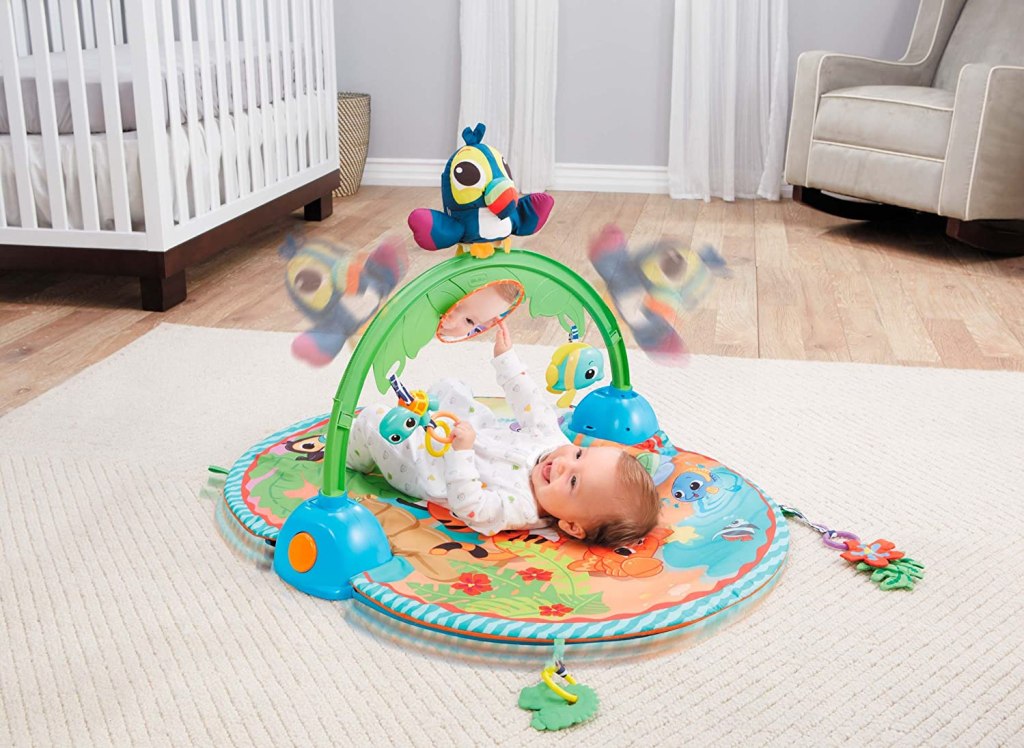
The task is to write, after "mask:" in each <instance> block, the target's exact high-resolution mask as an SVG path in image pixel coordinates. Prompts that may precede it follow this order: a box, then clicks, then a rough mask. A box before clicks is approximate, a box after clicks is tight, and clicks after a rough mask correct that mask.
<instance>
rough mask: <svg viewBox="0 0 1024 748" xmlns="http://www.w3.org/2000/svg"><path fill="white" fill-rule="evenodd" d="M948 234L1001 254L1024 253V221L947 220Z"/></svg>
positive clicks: (953, 237)
mask: <svg viewBox="0 0 1024 748" xmlns="http://www.w3.org/2000/svg"><path fill="white" fill-rule="evenodd" d="M946 236H948V237H950V238H951V239H956V240H957V241H958V242H963V243H964V244H970V245H971V246H972V247H977V248H978V249H984V250H986V251H988V252H999V253H1000V254H1008V255H1020V254H1024V221H961V220H960V219H958V218H950V219H949V220H948V221H946Z"/></svg>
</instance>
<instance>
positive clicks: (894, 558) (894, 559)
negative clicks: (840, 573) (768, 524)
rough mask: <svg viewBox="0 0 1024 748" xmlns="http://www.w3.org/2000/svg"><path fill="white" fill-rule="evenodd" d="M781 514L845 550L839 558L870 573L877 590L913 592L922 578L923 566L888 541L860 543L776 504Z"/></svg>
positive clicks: (855, 538)
mask: <svg viewBox="0 0 1024 748" xmlns="http://www.w3.org/2000/svg"><path fill="white" fill-rule="evenodd" d="M779 509H781V510H782V513H783V514H784V515H785V516H786V517H789V518H791V519H795V520H796V521H797V522H800V523H802V524H804V525H807V526H808V527H810V528H811V529H812V530H814V531H816V532H818V533H820V534H821V542H822V543H824V544H825V545H827V546H828V547H829V548H834V549H835V550H837V551H844V553H840V554H839V555H840V556H841V557H842V558H844V559H846V560H847V561H849V562H850V563H851V564H856V565H857V571H870V572H871V581H872V582H874V583H875V584H877V585H878V586H879V588H880V589H882V590H884V591H886V592H888V591H890V590H912V589H914V583H915V582H917V581H920V580H921V579H922V578H924V564H922V563H920V562H918V561H915V560H914V559H912V558H907V557H906V554H904V553H903V551H899V550H896V546H895V545H894V544H892V543H890V542H889V541H888V540H882V539H879V540H876V541H874V542H873V543H863V542H861V539H860V538H858V537H857V536H856V535H854V534H853V533H852V532H846V531H845V530H833V529H831V528H829V527H826V526H825V525H822V524H818V523H816V522H811V521H810V520H809V519H807V517H805V516H804V514H803V512H801V511H800V510H799V509H796V508H794V507H791V506H784V505H782V504H779Z"/></svg>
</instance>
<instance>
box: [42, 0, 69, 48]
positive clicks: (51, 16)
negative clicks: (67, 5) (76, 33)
mask: <svg viewBox="0 0 1024 748" xmlns="http://www.w3.org/2000/svg"><path fill="white" fill-rule="evenodd" d="M43 11H44V15H45V16H46V20H47V23H49V25H50V40H49V41H50V51H51V52H63V51H64V30H63V28H62V26H61V18H60V10H59V9H58V7H57V4H56V3H55V2H53V0H49V2H46V3H45V4H44V7H43Z"/></svg>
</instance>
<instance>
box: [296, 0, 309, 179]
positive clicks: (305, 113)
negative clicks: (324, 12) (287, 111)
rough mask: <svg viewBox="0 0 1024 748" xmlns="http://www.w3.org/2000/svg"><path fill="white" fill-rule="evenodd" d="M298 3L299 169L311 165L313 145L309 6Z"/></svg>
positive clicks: (302, 0)
mask: <svg viewBox="0 0 1024 748" xmlns="http://www.w3.org/2000/svg"><path fill="white" fill-rule="evenodd" d="M296 2H297V3H298V6H299V7H298V15H297V16H296V20H297V23H296V24H295V52H296V54H297V55H299V56H300V57H301V58H302V61H301V66H300V65H299V62H298V61H296V67H301V70H302V76H301V80H302V84H301V85H300V86H299V87H298V94H297V95H298V96H300V97H301V98H300V99H299V108H298V110H299V117H300V121H301V122H302V125H301V126H300V127H299V168H300V169H301V168H303V167H304V166H311V165H312V154H311V153H310V147H311V146H312V145H313V118H312V117H310V116H309V115H310V109H309V100H310V99H311V98H312V96H313V86H312V85H311V83H310V77H309V72H310V71H309V54H308V52H307V48H308V47H309V44H307V43H306V40H307V39H309V33H308V31H307V28H306V17H307V15H308V13H309V6H308V4H307V3H306V0H296Z"/></svg>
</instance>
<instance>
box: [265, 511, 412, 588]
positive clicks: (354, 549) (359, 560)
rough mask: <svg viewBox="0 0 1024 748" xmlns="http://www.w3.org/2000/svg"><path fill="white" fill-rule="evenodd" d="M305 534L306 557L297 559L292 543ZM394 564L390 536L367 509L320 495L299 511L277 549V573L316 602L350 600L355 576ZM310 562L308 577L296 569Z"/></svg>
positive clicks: (298, 554) (299, 554)
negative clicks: (316, 599) (320, 600)
mask: <svg viewBox="0 0 1024 748" xmlns="http://www.w3.org/2000/svg"><path fill="white" fill-rule="evenodd" d="M300 534H303V535H305V536H308V537H303V538H302V540H301V541H300V543H301V545H302V552H298V550H297V551H296V553H294V554H293V553H292V547H291V546H292V543H293V541H294V540H295V538H296V536H298V535H300ZM310 541H312V542H310ZM311 545H312V548H313V549H314V552H313V553H310V551H309V548H310V546H311ZM311 557H312V559H311ZM391 559H392V555H391V546H390V544H389V543H388V539H387V536H386V535H385V534H384V530H383V528H382V527H381V526H380V522H378V521H377V518H376V517H374V516H373V514H372V513H371V512H370V511H369V510H368V509H366V508H365V507H363V506H361V505H359V504H357V503H356V502H354V501H352V499H350V498H349V497H348V496H344V495H343V496H324V495H323V494H320V495H318V496H316V497H314V498H312V499H310V500H309V501H306V502H304V503H303V504H301V505H299V506H298V507H296V508H295V510H294V511H293V512H292V513H291V514H290V515H289V516H288V519H287V520H286V521H285V523H284V525H283V526H282V527H281V532H280V534H279V535H278V536H277V545H276V546H275V548H274V571H275V572H277V574H278V576H280V577H281V579H283V580H284V581H286V582H287V583H288V584H290V585H292V586H293V587H295V588H296V589H298V590H301V591H302V592H305V593H306V594H308V595H312V596H313V597H319V598H323V599H325V600H347V599H349V598H350V597H352V584H351V580H352V578H353V577H354V576H356V575H357V574H361V573H363V572H365V571H369V570H370V569H373V568H375V567H377V566H380V565H381V564H384V563H387V562H388V561H390V560H391ZM303 561H304V562H305V563H303ZM311 561H312V565H311V566H309V568H308V569H306V570H305V571H299V570H298V569H297V568H296V567H295V566H294V565H293V562H297V563H299V564H300V567H301V566H304V565H307V564H309V563H310V562H311Z"/></svg>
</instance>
